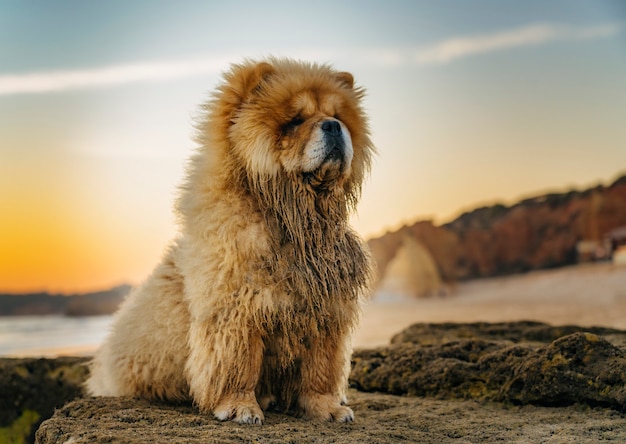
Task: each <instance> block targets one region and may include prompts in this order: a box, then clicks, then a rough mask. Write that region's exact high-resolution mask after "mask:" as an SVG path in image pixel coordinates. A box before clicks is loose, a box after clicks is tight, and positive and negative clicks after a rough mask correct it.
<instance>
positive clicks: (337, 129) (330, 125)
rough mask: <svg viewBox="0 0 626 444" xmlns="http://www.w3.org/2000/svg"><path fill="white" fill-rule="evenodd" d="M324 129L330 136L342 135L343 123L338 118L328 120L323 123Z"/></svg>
mask: <svg viewBox="0 0 626 444" xmlns="http://www.w3.org/2000/svg"><path fill="white" fill-rule="evenodd" d="M322 131H324V132H325V133H327V134H328V135H330V136H340V135H341V125H339V122H337V121H336V120H326V121H324V122H323V123H322Z"/></svg>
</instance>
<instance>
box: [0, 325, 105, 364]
mask: <svg viewBox="0 0 626 444" xmlns="http://www.w3.org/2000/svg"><path fill="white" fill-rule="evenodd" d="M112 320H113V316H86V317H68V316H10V317H6V316H2V317H0V357H46V358H54V357H58V356H88V355H92V354H93V353H94V352H95V350H96V349H97V348H98V346H99V345H100V344H101V343H102V342H103V341H104V339H105V337H106V335H107V333H108V332H109V329H110V327H111V322H112Z"/></svg>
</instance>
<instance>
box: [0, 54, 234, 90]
mask: <svg viewBox="0 0 626 444" xmlns="http://www.w3.org/2000/svg"><path fill="white" fill-rule="evenodd" d="M229 60H232V59H228V58H215V57H213V58H211V57H205V58H196V59H189V60H173V61H164V62H148V63H138V64H129V65H114V66H105V67H99V68H93V69H82V70H72V71H48V72H39V73H27V74H15V75H3V76H0V96H1V95H10V94H25V93H45V92H54V91H65V90H71V89H82V88H97V87H103V86H115V85H122V84H126V83H133V82H141V81H161V80H168V79H176V78H184V77H190V76H194V75H200V74H215V73H217V72H220V71H221V70H223V69H224V67H226V66H228V62H229Z"/></svg>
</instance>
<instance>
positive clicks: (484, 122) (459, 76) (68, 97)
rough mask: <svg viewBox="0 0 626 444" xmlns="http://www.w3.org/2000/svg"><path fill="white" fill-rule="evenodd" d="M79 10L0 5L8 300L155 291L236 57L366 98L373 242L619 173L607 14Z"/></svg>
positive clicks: (620, 33)
mask: <svg viewBox="0 0 626 444" xmlns="http://www.w3.org/2000/svg"><path fill="white" fill-rule="evenodd" d="M70 3H71V5H70V4H69V3H67V4H65V3H60V4H58V3H54V4H52V3H51V4H49V5H39V6H33V5H30V4H27V3H25V4H22V3H15V4H11V5H3V6H0V54H2V56H1V59H2V63H1V64H0V292H11V293H17V292H32V291H42V290H45V291H50V292H60V293H75V292H85V291H93V290H98V289H103V288H108V287H111V286H115V285H119V284H121V283H130V284H138V283H140V282H141V281H142V280H143V279H144V278H145V277H147V275H148V274H149V273H150V272H151V270H152V268H153V267H154V266H155V265H156V264H157V263H158V261H159V259H160V256H161V254H162V252H163V251H164V249H165V248H167V246H168V244H169V243H170V242H171V241H172V240H173V239H174V238H175V236H176V231H177V227H176V224H175V215H174V212H173V205H174V202H175V199H176V196H177V187H178V186H179V185H180V183H181V182H182V180H183V178H184V174H185V164H186V159H188V158H189V156H191V155H192V154H193V151H194V149H195V146H196V145H195V142H194V140H193V137H194V127H193V123H194V119H195V118H196V117H197V116H198V113H199V107H200V105H201V104H202V103H203V102H205V101H206V100H207V98H208V97H209V92H210V91H212V90H213V89H214V88H215V87H216V86H217V85H218V84H219V82H220V73H222V72H223V71H224V70H226V69H227V68H228V65H229V64H230V63H236V62H239V61H241V60H242V59H244V58H260V57H263V56H266V55H269V54H273V55H276V56H281V57H284V56H287V57H294V58H298V59H306V60H311V61H315V62H320V63H330V64H332V65H333V66H335V67H336V68H337V69H340V70H346V71H350V72H352V73H353V74H354V77H355V79H356V82H357V84H358V85H360V86H363V87H364V88H365V89H366V90H367V97H366V100H365V107H366V109H367V112H368V115H369V116H370V126H371V133H372V140H373V141H374V143H375V144H376V146H377V148H378V151H379V154H378V156H377V157H376V159H375V161H374V165H373V170H372V174H371V177H370V178H369V180H368V181H367V183H366V186H365V188H364V191H363V196H362V199H361V202H360V204H359V207H358V212H357V214H355V215H354V216H353V218H352V222H353V224H354V226H355V228H356V229H357V230H358V231H359V232H360V233H361V234H362V235H363V236H365V237H366V238H367V237H374V236H378V235H381V234H383V233H384V232H385V231H386V230H390V229H396V228H398V227H400V226H401V225H402V224H406V223H410V222H414V221H416V220H420V219H431V220H434V221H435V222H436V223H445V222H447V221H450V220H452V219H453V218H455V217H456V216H458V215H459V214H460V212H461V211H463V210H468V209H471V208H474V207H476V206H478V205H483V204H490V203H495V202H501V203H505V204H512V203H514V202H515V201H517V200H518V199H520V198H523V197H528V196H531V195H534V194H539V193H543V192H548V191H556V192H563V191H566V190H568V189H571V188H577V189H584V188H586V187H590V186H593V185H596V184H600V183H603V184H608V183H610V182H611V181H612V180H614V179H615V178H616V177H617V175H618V174H620V173H623V172H624V170H625V169H626V154H625V153H626V125H624V122H626V88H625V87H624V85H626V55H625V54H626V25H625V24H626V15H625V10H624V8H620V7H617V6H616V5H617V4H618V3H614V2H610V1H606V2H605V1H597V2H582V1H581V2H579V1H568V2H560V1H555V2H543V1H530V2H492V1H488V0H479V1H477V2H471V3H470V2H468V3H466V2H445V1H442V2H434V1H433V2H427V1H392V2H391V3H389V2H351V1H346V2H324V1H322V2H321V3H319V7H318V8H313V10H311V8H308V7H306V6H305V4H297V3H293V4H292V3H289V4H285V5H281V4H280V2H278V3H270V4H264V5H262V6H261V5H260V4H258V3H255V2H239V3H233V4H229V3H213V2H191V3H189V4H185V6H182V5H178V4H174V3H171V4H170V3H162V2H157V3H150V2H147V3H146V2H132V3H128V4H124V6H123V7H122V6H121V4H108V2H70ZM244 4H245V6H243V5H244ZM287 6H288V7H287ZM328 8H332V10H333V14H331V15H329V14H326V13H325V11H326V10H327V9H328ZM484 11H490V12H489V13H488V14H487V13H485V12H484ZM235 24H236V25H237V27H238V29H239V31H238V32H237V33H236V34H234V33H233V27H234V25H235ZM322 24H323V26H322ZM322 31H323V32H322Z"/></svg>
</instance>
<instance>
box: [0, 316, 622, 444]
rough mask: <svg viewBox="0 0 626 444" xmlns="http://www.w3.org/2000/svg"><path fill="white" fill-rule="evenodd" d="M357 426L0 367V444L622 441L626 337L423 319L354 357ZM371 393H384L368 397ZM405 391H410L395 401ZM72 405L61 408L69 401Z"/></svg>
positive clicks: (74, 375) (78, 362) (75, 369)
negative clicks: (222, 409)
mask: <svg viewBox="0 0 626 444" xmlns="http://www.w3.org/2000/svg"><path fill="white" fill-rule="evenodd" d="M353 360H354V362H353V369H352V373H351V376H350V382H351V384H352V385H353V387H355V388H357V389H359V390H361V391H357V390H355V388H352V389H350V390H349V393H348V397H349V400H350V405H351V407H352V408H353V409H354V411H355V415H356V422H355V423H353V424H336V423H325V422H324V423H320V422H311V421H307V420H303V419H300V418H294V417H292V416H287V415H284V414H279V413H273V412H268V413H267V415H266V423H265V424H264V425H263V426H242V425H239V424H235V423H232V422H224V423H222V422H219V421H217V420H215V419H213V418H212V417H211V416H210V415H203V414H201V413H200V412H199V411H198V410H197V409H196V408H195V407H193V406H192V405H191V404H179V405H172V404H167V403H160V402H149V401H145V400H141V399H131V398H84V397H82V392H81V390H80V386H81V384H82V382H83V381H84V379H85V377H86V375H87V371H88V370H87V367H86V365H85V359H84V358H60V359H56V360H49V359H19V360H16V359H4V360H0V370H1V371H0V393H2V396H1V397H0V414H1V415H2V416H0V418H1V419H2V421H3V423H2V427H3V428H2V429H0V442H9V443H12V442H16V443H20V442H30V441H29V439H30V440H32V438H33V436H32V435H31V436H30V437H29V434H30V433H31V431H32V430H34V427H36V425H37V424H38V422H41V421H42V420H43V419H44V418H46V417H48V416H50V414H51V413H52V410H53V409H54V408H57V410H56V412H55V413H54V415H52V417H51V418H50V419H48V420H46V421H44V422H43V423H42V424H41V426H40V427H39V429H38V431H37V434H36V442H38V443H41V444H51V443H55V444H56V443H83V442H84V443H87V442H89V443H91V442H95V443H98V442H108V443H152V442H172V443H177V442H184V443H188V442H189V443H194V442H226V443H228V442H242V441H243V442H277V443H294V442H338V443H348V442H350V443H351V442H402V441H404V442H422V443H438V442H446V441H451V440H453V439H458V440H460V441H463V442H481V443H483V442H485V443H491V442H546V441H552V440H554V439H557V441H558V442H577V443H579V442H580V443H585V442H588V443H592V442H598V441H602V440H613V441H616V442H626V417H625V415H624V411H625V410H626V332H623V331H620V330H614V329H605V328H584V329H583V328H580V327H575V326H564V327H551V326H549V325H546V324H541V323H537V322H514V323H499V324H487V323H474V324H416V325H413V326H411V327H409V328H407V329H406V330H404V331H402V332H400V333H399V334H398V335H396V336H395V337H394V338H393V340H392V343H391V344H390V345H389V346H388V347H381V348H378V349H375V350H361V351H357V352H356V353H355V354H354V358H353ZM374 391H377V392H381V393H372V392H374ZM397 395H409V396H397ZM71 399H74V400H73V401H71V402H69V403H68V404H66V405H64V406H62V405H63V404H64V403H65V402H67V401H69V400H71Z"/></svg>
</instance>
